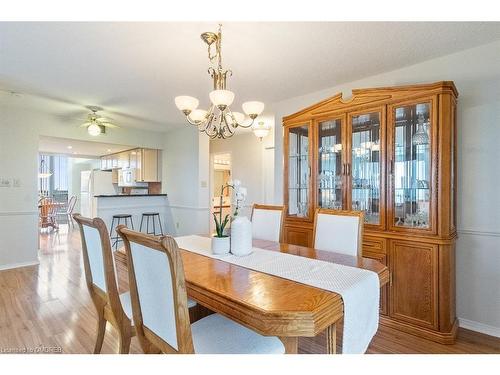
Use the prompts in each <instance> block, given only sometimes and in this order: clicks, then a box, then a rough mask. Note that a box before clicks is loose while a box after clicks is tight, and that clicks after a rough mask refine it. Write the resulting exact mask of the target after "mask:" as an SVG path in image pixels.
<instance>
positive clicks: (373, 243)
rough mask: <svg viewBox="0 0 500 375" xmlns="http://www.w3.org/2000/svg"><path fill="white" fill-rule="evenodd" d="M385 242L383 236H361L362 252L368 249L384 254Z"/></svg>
mask: <svg viewBox="0 0 500 375" xmlns="http://www.w3.org/2000/svg"><path fill="white" fill-rule="evenodd" d="M386 242H387V241H386V240H385V239H384V238H377V237H367V236H363V253H364V252H365V251H368V252H371V253H382V254H386V253H387V247H386V246H387V245H386Z"/></svg>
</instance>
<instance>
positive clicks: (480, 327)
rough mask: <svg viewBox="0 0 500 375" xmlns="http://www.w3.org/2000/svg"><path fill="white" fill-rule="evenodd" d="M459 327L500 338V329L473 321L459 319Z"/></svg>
mask: <svg viewBox="0 0 500 375" xmlns="http://www.w3.org/2000/svg"><path fill="white" fill-rule="evenodd" d="M458 325H459V326H460V327H462V328H465V329H470V330H471V331H476V332H480V333H484V334H485V335H489V336H495V337H500V328H499V327H493V326H490V325H488V324H483V323H479V322H475V321H473V320H468V319H462V318H458Z"/></svg>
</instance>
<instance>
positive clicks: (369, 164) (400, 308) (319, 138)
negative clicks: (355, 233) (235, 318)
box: [283, 81, 458, 344]
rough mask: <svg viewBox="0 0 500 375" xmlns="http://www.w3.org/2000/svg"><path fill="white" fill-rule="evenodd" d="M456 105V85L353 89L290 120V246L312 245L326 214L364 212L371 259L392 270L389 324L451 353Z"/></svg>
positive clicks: (385, 296)
mask: <svg viewBox="0 0 500 375" xmlns="http://www.w3.org/2000/svg"><path fill="white" fill-rule="evenodd" d="M457 96H458V92H457V89H456V87H455V85H454V83H453V82H451V81H441V82H435V83H430V84H418V85H407V86H398V87H380V88H368V89H354V90H352V97H350V98H349V99H345V98H343V96H342V94H341V93H339V94H336V95H334V96H333V97H330V98H328V99H326V100H323V101H321V102H319V103H316V104H313V105H311V106H309V107H307V108H305V109H302V110H300V111H298V112H296V113H294V114H291V115H289V116H285V117H283V126H284V138H283V140H284V147H283V150H284V203H285V205H286V215H285V219H284V240H285V242H287V243H291V244H298V245H305V246H311V245H312V240H313V227H314V223H313V221H314V220H313V218H314V215H313V213H314V212H315V210H316V209H317V208H321V207H325V206H326V205H327V206H328V207H326V208H337V209H339V208H342V209H344V210H355V209H360V210H364V211H365V213H368V215H366V214H365V217H367V219H366V220H365V231H364V236H363V256H365V257H369V258H375V259H378V260H380V261H381V262H384V263H386V264H387V265H388V266H389V268H390V271H391V281H390V283H389V285H388V286H387V287H386V288H385V289H384V290H382V295H381V314H382V319H381V324H385V325H389V326H391V327H397V328H398V329H400V330H402V331H405V332H409V333H412V334H415V335H419V336H421V337H425V338H428V339H431V340H434V341H438V342H441V343H447V344H449V343H453V342H454V338H455V336H456V331H457V319H456V313H455V241H456V236H457V233H456V189H457V180H456V176H457V174H456V105H457ZM356 121H357V122H356ZM424 133H425V134H424ZM415 134H418V137H415ZM422 135H423V137H422ZM375 146H376V147H375ZM325 150H326V152H325ZM363 191H365V193H364V192H363ZM396 192H397V193H396ZM332 197H333V198H332ZM356 207H357V208H356ZM370 215H371V216H370Z"/></svg>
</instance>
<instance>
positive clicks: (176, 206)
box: [167, 205, 210, 211]
mask: <svg viewBox="0 0 500 375" xmlns="http://www.w3.org/2000/svg"><path fill="white" fill-rule="evenodd" d="M167 208H177V209H180V210H193V211H207V210H209V209H210V207H196V206H182V205H168V206H167Z"/></svg>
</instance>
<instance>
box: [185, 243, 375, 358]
mask: <svg viewBox="0 0 500 375" xmlns="http://www.w3.org/2000/svg"><path fill="white" fill-rule="evenodd" d="M175 240H176V241H177V244H178V245H179V247H180V248H181V249H184V250H188V251H191V252H194V253H197V254H201V255H205V256H207V257H210V258H214V259H219V260H222V261H224V262H228V263H232V264H235V265H238V266H241V267H245V268H249V269H252V270H254V271H258V272H263V273H267V274H270V275H274V276H279V277H282V278H284V279H288V280H292V281H296V282H298V283H301V284H306V285H310V286H314V287H316V288H320V289H324V290H328V291H331V292H335V293H338V294H340V295H341V296H342V300H343V301H344V334H343V340H342V353H344V354H362V353H365V352H366V349H367V348H368V345H369V344H370V342H371V340H372V338H373V336H374V335H375V333H376V332H377V329H378V321H379V315H378V314H379V299H380V287H379V278H378V275H377V274H376V273H375V272H372V271H368V270H364V269H360V268H355V267H349V266H344V265H341V264H335V263H330V262H325V261H322V260H317V259H310V258H305V257H301V256H296V255H291V254H285V253H280V252H277V251H270V250H264V249H259V248H254V249H253V252H252V253H251V254H250V255H247V256H244V257H238V256H234V255H232V254H227V255H214V254H212V250H211V239H210V238H208V237H201V236H183V237H176V238H175Z"/></svg>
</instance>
